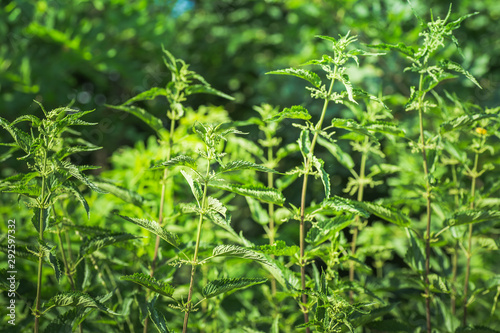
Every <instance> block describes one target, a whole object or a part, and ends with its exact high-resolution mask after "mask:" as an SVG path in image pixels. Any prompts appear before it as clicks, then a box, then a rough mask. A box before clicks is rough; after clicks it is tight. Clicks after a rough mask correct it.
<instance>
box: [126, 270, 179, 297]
mask: <svg viewBox="0 0 500 333" xmlns="http://www.w3.org/2000/svg"><path fill="white" fill-rule="evenodd" d="M120 280H125V281H130V282H134V283H137V284H139V285H141V286H143V287H146V288H148V289H149V290H151V291H153V292H155V293H158V294H160V295H163V296H166V297H169V298H172V299H173V297H172V295H173V294H174V291H175V289H174V287H172V286H171V285H170V284H168V283H166V282H160V281H158V280H156V279H155V278H154V277H151V276H149V275H146V274H144V273H134V274H133V275H124V276H121V277H120Z"/></svg>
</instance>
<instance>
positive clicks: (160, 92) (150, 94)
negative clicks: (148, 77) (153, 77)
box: [122, 87, 168, 105]
mask: <svg viewBox="0 0 500 333" xmlns="http://www.w3.org/2000/svg"><path fill="white" fill-rule="evenodd" d="M167 95H168V92H167V90H166V89H165V88H159V87H153V88H151V89H149V90H146V91H143V92H141V93H139V94H138V95H136V96H135V97H132V98H131V99H129V100H127V101H126V102H124V103H122V105H128V104H132V103H134V102H139V101H148V100H152V99H155V98H156V97H158V96H167Z"/></svg>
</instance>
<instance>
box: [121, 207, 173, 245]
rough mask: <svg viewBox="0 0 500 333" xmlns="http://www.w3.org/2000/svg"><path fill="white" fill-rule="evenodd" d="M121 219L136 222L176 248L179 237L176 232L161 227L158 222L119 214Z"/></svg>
mask: <svg viewBox="0 0 500 333" xmlns="http://www.w3.org/2000/svg"><path fill="white" fill-rule="evenodd" d="M117 215H118V216H120V217H121V218H122V219H124V220H127V221H129V222H132V223H134V224H137V225H138V226H140V227H141V228H144V229H146V230H148V231H150V232H152V233H153V234H155V235H156V236H159V237H160V238H161V239H163V240H164V241H166V242H167V243H169V244H170V245H172V246H173V247H175V248H176V249H178V248H179V237H177V235H176V234H173V233H171V232H169V231H167V230H165V229H164V228H162V227H161V225H159V224H158V222H156V221H150V220H144V219H138V218H135V217H128V216H123V215H119V214H117Z"/></svg>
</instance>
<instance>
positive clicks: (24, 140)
mask: <svg viewBox="0 0 500 333" xmlns="http://www.w3.org/2000/svg"><path fill="white" fill-rule="evenodd" d="M0 126H2V127H3V128H4V129H6V130H7V131H8V132H9V133H10V135H11V136H12V138H13V139H14V141H16V143H17V145H18V146H19V148H21V149H22V150H24V151H25V152H26V153H28V152H29V150H30V147H31V144H32V140H31V136H30V135H28V133H25V132H23V131H21V130H20V129H18V128H16V127H14V126H11V124H10V123H9V122H8V121H7V120H6V119H4V118H2V117H0Z"/></svg>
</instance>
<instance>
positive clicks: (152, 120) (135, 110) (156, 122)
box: [106, 105, 164, 133]
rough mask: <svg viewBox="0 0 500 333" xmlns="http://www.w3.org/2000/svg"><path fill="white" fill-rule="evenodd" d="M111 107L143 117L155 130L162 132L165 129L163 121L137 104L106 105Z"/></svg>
mask: <svg viewBox="0 0 500 333" xmlns="http://www.w3.org/2000/svg"><path fill="white" fill-rule="evenodd" d="M106 106H107V107H109V108H113V109H117V110H120V111H125V112H127V113H130V114H133V115H134V116H136V117H137V118H139V119H141V120H142V121H143V122H144V123H146V125H148V126H149V127H151V128H152V129H153V130H154V131H155V132H157V133H160V132H162V131H163V130H164V126H163V122H162V121H161V120H160V119H159V118H156V117H155V116H153V115H152V114H150V113H149V112H147V111H146V110H144V109H141V108H139V107H136V106H124V105H106Z"/></svg>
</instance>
